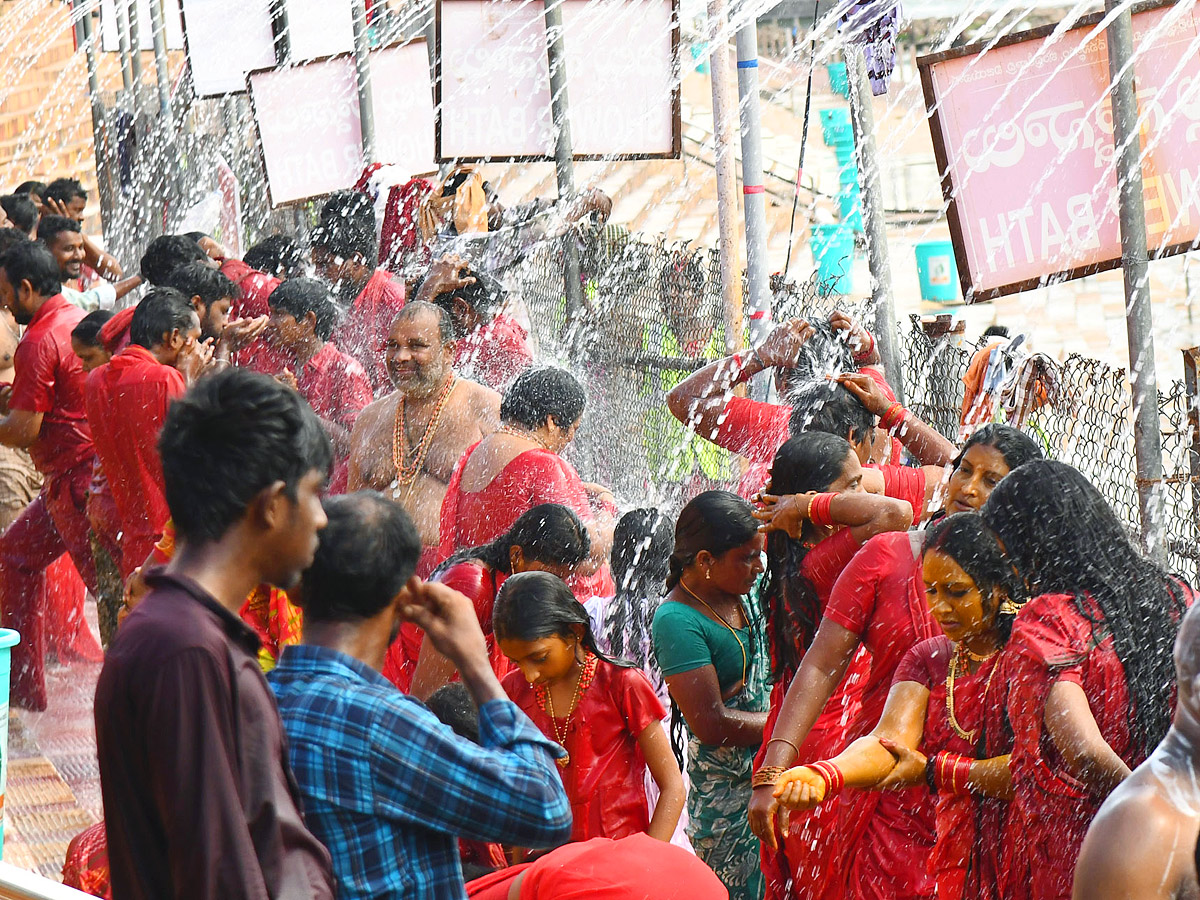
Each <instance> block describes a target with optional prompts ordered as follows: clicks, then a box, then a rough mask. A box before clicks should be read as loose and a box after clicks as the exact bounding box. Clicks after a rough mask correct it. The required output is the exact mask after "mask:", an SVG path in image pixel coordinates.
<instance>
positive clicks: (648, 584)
mask: <svg viewBox="0 0 1200 900" xmlns="http://www.w3.org/2000/svg"><path fill="white" fill-rule="evenodd" d="M674 549H675V527H674V524H673V523H672V522H671V520H670V519H668V518H667V517H666V516H664V515H663V514H662V513H661V512H659V511H658V510H657V509H631V510H630V511H629V512H627V513H625V515H623V516H621V518H620V520H619V521H618V522H617V524H616V527H615V528H613V544H612V552H611V554H610V555H609V560H610V565H611V568H612V576H613V581H614V582H615V584H616V586H617V593H616V595H615V596H614V597H613V599H612V600H611V601H610V602H609V605H608V610H607V613H606V614H605V621H604V639H605V642H606V644H607V645H608V649H609V650H610V651H611V652H612V653H613V654H614V655H615V656H620V657H624V658H626V659H631V660H633V661H634V662H636V663H637V664H638V665H639V666H640V667H641V668H643V669H647V668H650V669H656V668H657V667H656V666H655V665H654V660H653V658H652V657H653V654H652V653H651V652H650V648H651V645H652V643H653V641H652V639H651V634H650V631H651V624H652V623H653V621H654V611H655V610H656V609H658V605H659V603H660V601H661V600H662V595H663V588H664V586H665V585H666V583H667V577H668V576H669V575H670V573H671V554H672V553H673V552H674Z"/></svg>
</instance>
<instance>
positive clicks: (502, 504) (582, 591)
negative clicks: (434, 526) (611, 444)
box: [438, 443, 616, 600]
mask: <svg viewBox="0 0 1200 900" xmlns="http://www.w3.org/2000/svg"><path fill="white" fill-rule="evenodd" d="M478 446H479V444H478V443H475V444H472V445H471V446H470V447H469V448H467V452H466V453H464V454H463V455H462V458H461V459H460V460H459V461H458V464H457V465H456V466H455V467H454V474H453V475H451V476H450V484H449V485H448V486H447V488H446V497H445V499H444V500H442V512H441V522H440V526H439V538H440V540H439V545H438V559H439V561H440V560H445V559H448V558H449V557H450V555H451V554H452V553H454V551H455V550H460V549H462V548H463V547H478V546H480V545H482V544H486V543H488V542H489V541H492V540H494V539H495V538H498V537H499V536H500V535H502V534H504V533H505V532H506V531H508V529H509V528H511V527H512V525H513V523H514V522H516V521H517V519H518V518H520V516H521V513H523V512H526V511H527V510H530V509H532V508H533V507H535V506H537V505H539V504H541V503H560V504H562V505H563V506H566V507H569V508H570V509H573V510H574V511H575V512H576V513H578V514H579V516H580V518H582V519H583V520H584V521H585V522H587V521H588V520H590V519H591V518H592V517H593V513H592V507H591V502H590V501H589V499H588V494H587V491H586V490H585V489H584V487H583V482H582V481H581V480H580V478H579V474H578V473H577V472H576V471H575V469H574V467H573V466H572V465H571V464H570V463H569V462H567V461H566V460H565V459H563V458H562V457H561V456H559V455H558V454H557V453H551V452H550V451H549V450H542V449H534V450H526V451H525V452H524V453H521V454H520V455H518V456H517V457H515V458H514V459H513V460H512V461H511V462H509V464H508V465H506V466H505V467H504V468H503V469H501V470H500V472H499V473H497V475H496V476H495V477H494V478H493V479H492V480H491V483H490V484H488V486H487V487H486V488H484V489H483V490H482V491H473V492H468V491H464V490H462V487H461V485H462V473H463V468H464V467H465V466H466V464H467V460H469V459H470V458H471V454H472V453H474V452H475V448H476V447H478ZM567 584H569V585H570V587H571V590H572V591H573V592H574V593H575V596H576V597H579V598H582V600H586V599H587V598H589V597H610V596H612V595H613V594H615V593H616V587H615V586H614V585H613V580H612V575H611V574H610V573H609V570H608V566H607V565H604V566H602V567H601V568H600V569H599V570H598V571H597V572H595V573H594V574H592V575H574V576H572V577H571V578H569V579H567Z"/></svg>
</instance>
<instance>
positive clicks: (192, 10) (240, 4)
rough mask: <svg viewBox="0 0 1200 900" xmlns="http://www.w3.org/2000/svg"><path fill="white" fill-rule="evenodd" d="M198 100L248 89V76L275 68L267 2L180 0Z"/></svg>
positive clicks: (272, 37)
mask: <svg viewBox="0 0 1200 900" xmlns="http://www.w3.org/2000/svg"><path fill="white" fill-rule="evenodd" d="M181 2H182V4H183V20H184V27H185V29H186V31H187V54H188V62H189V63H190V64H191V69H192V83H193V84H194V85H195V87H196V96H197V97H215V96H219V95H221V94H233V93H237V92H238V91H244V90H245V89H246V73H248V72H253V71H255V70H256V69H264V68H267V67H268V66H273V65H275V37H274V35H273V34H272V32H271V13H270V9H269V2H268V0H181Z"/></svg>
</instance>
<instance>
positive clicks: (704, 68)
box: [691, 41, 708, 75]
mask: <svg viewBox="0 0 1200 900" xmlns="http://www.w3.org/2000/svg"><path fill="white" fill-rule="evenodd" d="M691 52H692V62H693V63H694V64H695V66H696V71H697V72H699V73H700V74H701V75H707V74H708V42H707V41H706V42H704V43H702V44H692V46H691Z"/></svg>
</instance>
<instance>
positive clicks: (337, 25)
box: [285, 0, 354, 62]
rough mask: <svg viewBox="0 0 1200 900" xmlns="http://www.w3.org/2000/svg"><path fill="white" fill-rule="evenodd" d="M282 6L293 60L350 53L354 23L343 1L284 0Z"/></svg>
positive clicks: (351, 50) (348, 6) (352, 43)
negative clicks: (284, 9)
mask: <svg viewBox="0 0 1200 900" xmlns="http://www.w3.org/2000/svg"><path fill="white" fill-rule="evenodd" d="M285 5H286V8H287V19H288V35H289V37H290V38H291V47H292V59H293V60H295V61H296V62H300V61H302V60H308V59H319V58H321V57H325V56H336V55H337V54H338V53H351V52H353V50H354V24H353V22H352V21H351V18H350V4H349V3H347V2H345V0H286V3H285Z"/></svg>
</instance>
